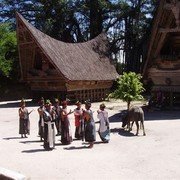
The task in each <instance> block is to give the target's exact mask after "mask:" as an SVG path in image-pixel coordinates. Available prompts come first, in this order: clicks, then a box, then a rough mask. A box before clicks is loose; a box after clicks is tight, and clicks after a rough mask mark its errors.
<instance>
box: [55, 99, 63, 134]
mask: <svg viewBox="0 0 180 180" xmlns="http://www.w3.org/2000/svg"><path fill="white" fill-rule="evenodd" d="M53 110H54V111H55V112H56V114H55V125H56V129H57V134H56V136H60V135H61V111H62V109H61V107H60V105H59V100H58V99H55V104H54V107H53Z"/></svg>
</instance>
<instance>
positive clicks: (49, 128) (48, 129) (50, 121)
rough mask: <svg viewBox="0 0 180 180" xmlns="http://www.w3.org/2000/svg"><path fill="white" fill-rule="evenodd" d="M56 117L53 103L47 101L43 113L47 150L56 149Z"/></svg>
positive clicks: (45, 147) (45, 146)
mask: <svg viewBox="0 0 180 180" xmlns="http://www.w3.org/2000/svg"><path fill="white" fill-rule="evenodd" d="M54 116H55V112H54V110H53V109H52V107H51V102H50V100H46V103H45V110H44V111H43V120H44V149H45V150H52V149H53V148H54V147H55V132H54Z"/></svg>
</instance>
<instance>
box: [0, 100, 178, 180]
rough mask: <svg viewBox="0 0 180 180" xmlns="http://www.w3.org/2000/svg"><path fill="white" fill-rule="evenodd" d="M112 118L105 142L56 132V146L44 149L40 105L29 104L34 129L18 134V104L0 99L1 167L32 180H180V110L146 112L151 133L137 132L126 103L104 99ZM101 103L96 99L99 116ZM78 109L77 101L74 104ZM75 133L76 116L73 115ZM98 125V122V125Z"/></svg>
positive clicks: (146, 127)
mask: <svg viewBox="0 0 180 180" xmlns="http://www.w3.org/2000/svg"><path fill="white" fill-rule="evenodd" d="M105 103H106V105H107V111H108V112H109V117H110V128H111V141H110V143H109V144H103V143H101V141H100V138H99V136H98V134H97V142H96V143H95V146H94V148H93V149H88V148H86V146H87V144H86V143H83V142H82V141H73V143H72V144H70V145H68V146H65V145H61V143H60V136H56V148H55V149H54V150H53V151H44V149H43V146H42V145H43V143H42V142H40V141H39V137H38V136H37V132H38V113H37V106H34V105H31V106H27V107H28V109H29V111H30V110H32V109H34V110H35V111H33V112H32V113H31V114H30V121H31V134H30V136H28V138H20V135H19V134H18V128H19V120H18V103H15V102H1V103H0V167H2V168H6V169H9V170H13V171H16V172H19V173H21V174H23V175H25V176H26V177H27V178H29V179H32V180H39V179H44V180H56V179H57V180H60V179H62V180H82V179H93V180H101V179H103V180H116V179H117V180H120V179H133V180H136V179H138V180H139V179H143V180H144V179H153V180H154V179H163V180H164V179H180V171H179V165H180V112H179V111H164V112H161V111H155V112H145V129H146V134H147V136H142V131H140V135H139V136H138V137H137V136H134V134H135V131H136V127H135V126H134V127H133V131H132V132H131V133H128V132H124V131H123V130H122V129H121V122H120V120H121V116H120V113H121V110H123V109H126V104H125V103H120V102H105ZM99 104H100V103H93V104H92V110H93V111H94V117H95V121H97V117H96V116H97V113H96V111H97V109H98V107H99ZM68 108H69V109H72V110H73V109H74V108H75V106H69V107H68ZM70 121H71V128H72V134H73V136H74V119H73V115H72V114H71V115H70ZM96 129H98V124H96Z"/></svg>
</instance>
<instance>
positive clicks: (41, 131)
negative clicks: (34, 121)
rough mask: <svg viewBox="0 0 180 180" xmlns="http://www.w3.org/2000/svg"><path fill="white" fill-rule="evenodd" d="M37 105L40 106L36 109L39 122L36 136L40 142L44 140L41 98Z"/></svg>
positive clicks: (42, 99)
mask: <svg viewBox="0 0 180 180" xmlns="http://www.w3.org/2000/svg"><path fill="white" fill-rule="evenodd" d="M39 104H40V106H39V108H38V114H39V122H38V127H39V131H38V134H39V136H40V141H42V140H43V138H44V119H43V112H44V110H45V107H44V98H41V100H40V102H39Z"/></svg>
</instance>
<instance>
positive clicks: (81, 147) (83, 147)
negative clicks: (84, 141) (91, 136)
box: [63, 146, 89, 150]
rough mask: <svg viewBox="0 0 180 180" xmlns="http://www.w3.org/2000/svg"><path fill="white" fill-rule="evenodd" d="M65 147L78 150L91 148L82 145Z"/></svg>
mask: <svg viewBox="0 0 180 180" xmlns="http://www.w3.org/2000/svg"><path fill="white" fill-rule="evenodd" d="M63 149H65V150H78V149H89V148H88V146H80V147H75V146H70V147H65V148H63Z"/></svg>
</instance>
